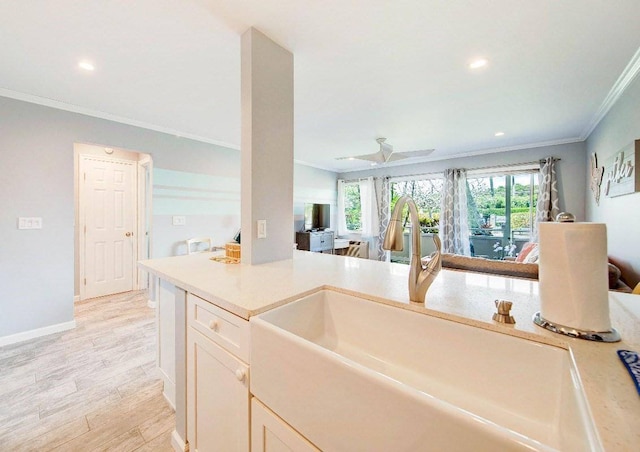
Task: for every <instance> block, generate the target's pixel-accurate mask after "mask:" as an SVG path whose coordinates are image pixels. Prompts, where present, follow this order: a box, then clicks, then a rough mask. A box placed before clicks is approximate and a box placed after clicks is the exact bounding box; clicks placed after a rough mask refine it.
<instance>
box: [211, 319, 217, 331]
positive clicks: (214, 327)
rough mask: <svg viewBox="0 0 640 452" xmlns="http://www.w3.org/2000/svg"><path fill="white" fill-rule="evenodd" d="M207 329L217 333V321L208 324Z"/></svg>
mask: <svg viewBox="0 0 640 452" xmlns="http://www.w3.org/2000/svg"><path fill="white" fill-rule="evenodd" d="M209 328H211V329H212V330H213V331H218V321H217V320H212V321H211V322H209Z"/></svg>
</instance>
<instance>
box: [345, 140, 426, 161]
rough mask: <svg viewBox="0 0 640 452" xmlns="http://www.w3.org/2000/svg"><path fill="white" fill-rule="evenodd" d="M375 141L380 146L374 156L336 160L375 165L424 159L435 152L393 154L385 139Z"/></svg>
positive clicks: (391, 147) (357, 156) (366, 155)
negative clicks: (359, 161) (358, 161)
mask: <svg viewBox="0 0 640 452" xmlns="http://www.w3.org/2000/svg"><path fill="white" fill-rule="evenodd" d="M376 141H377V142H378V144H379V145H380V150H379V151H378V152H376V153H374V154H365V155H356V156H354V157H338V158H337V159H336V160H367V161H369V162H373V163H372V165H377V164H383V163H387V162H395V161H398V160H403V159H408V158H416V157H426V156H428V155H429V154H431V153H432V152H433V151H435V149H423V150H420V151H405V152H394V151H393V146H391V145H390V144H388V143H386V141H387V139H386V138H376Z"/></svg>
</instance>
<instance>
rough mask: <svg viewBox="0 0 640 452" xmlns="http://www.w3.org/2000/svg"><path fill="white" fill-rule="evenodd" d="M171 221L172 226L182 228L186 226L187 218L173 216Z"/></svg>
mask: <svg viewBox="0 0 640 452" xmlns="http://www.w3.org/2000/svg"><path fill="white" fill-rule="evenodd" d="M172 221H173V225H174V226H184V225H186V224H187V217H185V216H184V215H174V216H173V218H172Z"/></svg>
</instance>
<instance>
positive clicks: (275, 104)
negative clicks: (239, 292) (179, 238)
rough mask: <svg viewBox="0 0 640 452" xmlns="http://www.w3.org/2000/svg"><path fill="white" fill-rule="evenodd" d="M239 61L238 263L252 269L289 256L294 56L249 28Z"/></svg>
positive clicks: (291, 211)
mask: <svg viewBox="0 0 640 452" xmlns="http://www.w3.org/2000/svg"><path fill="white" fill-rule="evenodd" d="M241 60H242V65H241V66H242V67H241V75H242V77H241V93H242V96H241V100H242V143H241V152H242V159H241V160H242V168H241V186H242V190H241V196H242V198H241V199H242V201H241V214H242V261H243V262H245V263H248V264H251V265H253V264H261V263H265V262H273V261H278V260H284V259H290V258H291V257H292V254H293V233H292V230H293V54H292V53H291V52H289V51H288V50H286V49H284V48H282V47H280V46H279V45H278V44H276V43H275V42H273V41H272V40H271V39H269V38H268V37H266V36H265V35H264V34H262V33H260V32H259V31H258V30H256V29H254V28H250V29H249V30H247V31H246V32H245V33H244V34H243V35H242V59H241ZM259 220H266V238H258V221H259Z"/></svg>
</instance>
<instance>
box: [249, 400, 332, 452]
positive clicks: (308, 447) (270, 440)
mask: <svg viewBox="0 0 640 452" xmlns="http://www.w3.org/2000/svg"><path fill="white" fill-rule="evenodd" d="M292 451H293V452H319V451H320V449H317V448H316V447H315V446H314V445H313V444H311V443H310V442H309V441H307V440H306V438H304V437H303V436H302V435H300V434H299V433H298V432H297V431H295V430H294V429H293V428H291V426H290V425H289V424H287V423H286V422H284V421H283V420H282V419H280V418H279V417H278V416H276V415H275V413H273V411H271V410H270V409H269V408H267V407H266V406H264V405H263V404H262V403H261V402H260V401H259V400H258V399H256V398H255V397H254V398H253V399H252V400H251V452H292Z"/></svg>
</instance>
